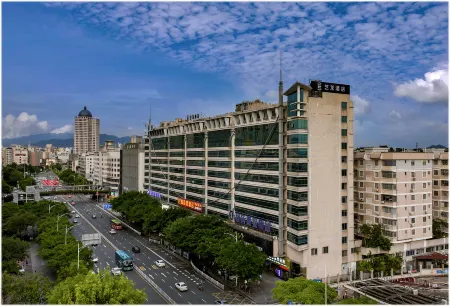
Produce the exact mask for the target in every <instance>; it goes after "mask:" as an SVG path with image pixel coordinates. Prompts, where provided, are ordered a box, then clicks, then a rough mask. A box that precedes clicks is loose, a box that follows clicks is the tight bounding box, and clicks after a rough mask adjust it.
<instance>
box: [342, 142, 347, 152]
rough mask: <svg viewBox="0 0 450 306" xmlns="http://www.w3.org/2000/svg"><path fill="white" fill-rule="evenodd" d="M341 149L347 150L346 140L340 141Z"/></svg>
mask: <svg viewBox="0 0 450 306" xmlns="http://www.w3.org/2000/svg"><path fill="white" fill-rule="evenodd" d="M341 149H342V150H347V143H346V142H343V143H341Z"/></svg>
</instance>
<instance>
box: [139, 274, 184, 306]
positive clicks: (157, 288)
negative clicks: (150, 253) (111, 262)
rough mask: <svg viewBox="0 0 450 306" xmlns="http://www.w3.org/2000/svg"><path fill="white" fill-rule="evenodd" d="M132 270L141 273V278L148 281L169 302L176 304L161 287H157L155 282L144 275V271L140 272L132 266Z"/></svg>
mask: <svg viewBox="0 0 450 306" xmlns="http://www.w3.org/2000/svg"><path fill="white" fill-rule="evenodd" d="M134 270H135V271H136V272H137V273H139V274H140V275H141V277H142V278H144V279H145V280H146V281H147V282H148V283H150V285H152V286H153V288H155V290H156V291H158V293H159V294H160V295H161V296H162V297H163V298H165V299H166V300H167V301H168V302H169V303H170V304H176V303H175V301H174V300H172V299H171V298H170V296H168V295H167V293H165V292H164V291H163V290H162V289H161V288H159V287H158V285H157V284H155V282H154V281H152V280H151V279H150V277H148V276H147V275H145V273H144V272H142V271H141V270H140V269H139V268H138V267H136V266H134Z"/></svg>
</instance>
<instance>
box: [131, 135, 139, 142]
mask: <svg viewBox="0 0 450 306" xmlns="http://www.w3.org/2000/svg"><path fill="white" fill-rule="evenodd" d="M130 143H142V136H137V135H133V136H131V137H130Z"/></svg>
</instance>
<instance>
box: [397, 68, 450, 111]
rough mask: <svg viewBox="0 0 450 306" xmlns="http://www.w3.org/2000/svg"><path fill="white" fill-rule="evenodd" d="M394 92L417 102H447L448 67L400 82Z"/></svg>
mask: <svg viewBox="0 0 450 306" xmlns="http://www.w3.org/2000/svg"><path fill="white" fill-rule="evenodd" d="M395 94H396V95H397V96H399V97H410V98H412V99H414V100H416V101H418V102H425V103H436V102H448V69H447V68H445V69H438V70H434V71H431V72H427V73H425V78H424V79H415V80H413V81H409V82H406V83H403V84H400V85H398V86H397V87H396V88H395Z"/></svg>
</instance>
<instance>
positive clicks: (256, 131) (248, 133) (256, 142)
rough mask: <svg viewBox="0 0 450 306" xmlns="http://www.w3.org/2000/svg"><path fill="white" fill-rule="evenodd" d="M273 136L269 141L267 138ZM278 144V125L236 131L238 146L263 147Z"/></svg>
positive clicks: (265, 125) (256, 126)
mask: <svg viewBox="0 0 450 306" xmlns="http://www.w3.org/2000/svg"><path fill="white" fill-rule="evenodd" d="M269 135H272V136H271V137H270V139H269V141H267V137H268V136H269ZM266 141H267V144H268V145H276V144H278V123H272V124H264V125H255V126H249V127H242V128H237V129H236V136H235V145H236V146H261V145H264V144H265V143H266Z"/></svg>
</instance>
